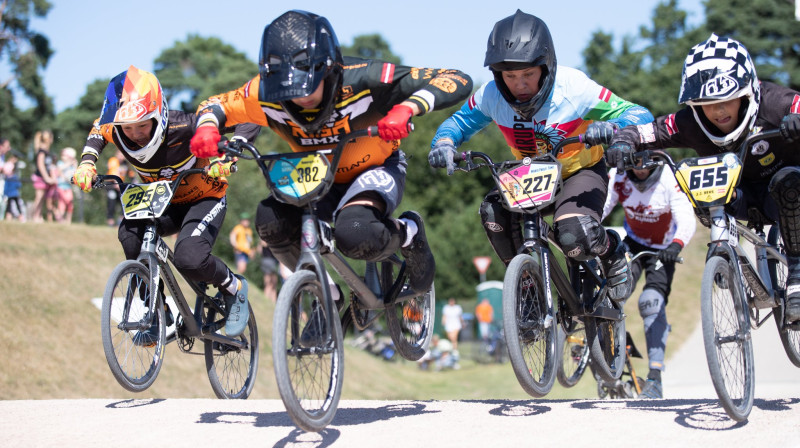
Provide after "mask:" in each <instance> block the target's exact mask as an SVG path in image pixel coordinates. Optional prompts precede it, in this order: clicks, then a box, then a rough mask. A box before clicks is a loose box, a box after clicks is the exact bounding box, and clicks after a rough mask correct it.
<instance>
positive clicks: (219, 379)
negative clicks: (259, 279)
mask: <svg viewBox="0 0 800 448" xmlns="http://www.w3.org/2000/svg"><path fill="white" fill-rule="evenodd" d="M248 306H250V304H249V303H248ZM216 314H217V313H216V310H215V309H214V308H211V307H209V308H208V316H207V319H206V322H214V321H215V320H217V316H216ZM236 339H237V340H239V341H241V342H242V343H244V345H245V346H244V348H239V347H236V346H232V345H229V344H225V343H222V342H216V341H212V340H208V339H206V340H205V341H203V342H204V345H205V359H206V371H207V372H208V380H209V381H210V382H211V389H213V390H214V394H216V396H217V398H222V399H242V400H244V399H246V398H247V397H249V396H250V392H252V391H253V386H254V385H255V383H256V373H258V350H259V347H258V327H257V326H256V318H255V315H253V308H252V307H250V318H249V319H248V321H247V329H246V330H245V331H244V332H243V333H242V334H240V335H239V336H238V337H237V338H236Z"/></svg>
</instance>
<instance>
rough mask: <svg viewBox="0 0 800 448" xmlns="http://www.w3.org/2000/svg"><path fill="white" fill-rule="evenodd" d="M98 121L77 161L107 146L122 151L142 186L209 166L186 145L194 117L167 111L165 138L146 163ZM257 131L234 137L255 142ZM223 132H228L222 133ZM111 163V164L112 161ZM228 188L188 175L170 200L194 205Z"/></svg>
mask: <svg viewBox="0 0 800 448" xmlns="http://www.w3.org/2000/svg"><path fill="white" fill-rule="evenodd" d="M99 121H100V119H99V118H98V119H97V120H95V122H94V126H93V127H92V131H91V132H90V133H89V137H88V138H87V139H86V145H85V146H84V149H83V154H82V155H81V160H91V161H96V160H97V158H98V156H99V155H100V153H101V152H102V151H103V148H105V147H106V145H107V144H108V143H109V142H111V143H113V144H114V145H115V146H116V147H117V148H119V149H120V150H121V151H122V154H123V155H124V156H125V159H126V160H127V161H128V164H129V165H130V166H131V167H132V168H133V169H134V170H135V171H136V173H137V174H139V177H140V178H141V179H142V182H144V183H150V182H155V181H158V180H172V179H175V178H176V177H177V176H178V174H179V173H180V172H181V171H184V170H187V169H190V168H204V167H206V166H208V165H209V163H210V161H209V159H199V158H197V157H195V156H194V155H192V153H191V151H190V150H189V141H190V140H191V138H192V136H193V135H194V129H195V115H194V114H187V113H185V112H181V111H175V110H170V111H169V125H168V127H167V130H166V137H165V138H164V141H163V142H162V143H161V146H160V147H159V148H158V150H156V152H155V153H154V154H153V155H152V156H151V157H150V158H149V159H147V160H146V161H144V162H142V161H140V160H138V159H137V158H136V157H135V156H134V155H133V154H131V152H130V151H129V150H128V149H127V146H126V144H125V143H126V142H123V141H122V140H121V139H120V136H119V135H118V133H117V131H115V127H114V125H111V124H104V125H99V124H98V123H99ZM258 130H259V128H258V127H257V126H254V125H247V126H246V127H245V126H243V127H242V129H241V130H240V129H238V128H237V134H240V135H242V136H243V137H245V138H247V139H248V140H252V139H255V136H256V135H258ZM225 131H227V132H230V131H232V129H227V130H225ZM111 160H114V158H113V157H112V158H111ZM109 165H110V166H109V169H112V168H113V165H114V164H113V162H111V161H110V162H109ZM227 188H228V181H227V179H225V178H224V177H223V178H213V177H209V176H207V175H205V173H202V174H192V175H190V176H187V177H185V178H184V179H183V182H182V183H181V185H179V186H178V189H177V191H176V192H175V195H174V196H173V198H172V203H173V204H184V203H191V202H195V201H198V200H200V199H202V198H207V197H214V198H221V197H223V196H225V191H226V190H227Z"/></svg>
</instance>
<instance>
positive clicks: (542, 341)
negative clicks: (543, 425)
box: [503, 254, 558, 397]
mask: <svg viewBox="0 0 800 448" xmlns="http://www.w3.org/2000/svg"><path fill="white" fill-rule="evenodd" d="M548 287H549V285H545V283H544V280H543V279H542V274H541V270H540V268H539V263H537V262H536V260H534V258H533V257H531V256H530V255H525V254H522V255H517V256H516V257H514V259H513V260H511V263H510V264H509V265H508V268H507V269H506V275H505V279H504V281H503V325H504V328H505V337H506V345H507V346H508V356H509V359H510V360H511V366H512V367H513V368H514V374H515V375H516V376H517V381H519V384H520V385H521V386H522V388H523V389H524V390H525V392H527V393H528V394H530V395H531V396H534V397H543V396H545V395H547V394H548V392H550V389H552V388H553V383H554V382H555V377H556V364H557V360H558V356H557V355H556V337H557V336H556V327H557V324H556V319H555V314H554V312H553V303H552V301H549V300H548V299H547V295H546V291H547V288H548Z"/></svg>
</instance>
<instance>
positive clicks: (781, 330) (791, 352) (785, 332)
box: [767, 226, 800, 367]
mask: <svg viewBox="0 0 800 448" xmlns="http://www.w3.org/2000/svg"><path fill="white" fill-rule="evenodd" d="M768 242H769V243H770V244H772V245H774V246H777V247H778V250H780V252H781V253H782V254H784V255H786V251H785V250H784V248H783V242H782V241H781V240H780V235H779V233H778V228H777V227H774V226H773V227H772V229H770V232H769V237H768ZM767 265H768V266H769V275H770V278H771V279H772V287H773V288H774V289H775V290H776V291H781V292H785V291H786V277H787V275H788V271H787V267H786V265H785V264H784V263H781V262H779V261H778V260H776V259H774V258H771V257H770V258H769V259H767ZM772 315H773V317H774V318H775V325H776V326H777V327H778V335H779V336H780V338H781V343H782V344H783V350H784V351H785V352H786V356H788V357H789V361H791V362H792V364H794V365H795V366H797V367H800V331H798V330H794V329H792V327H790V326H788V325H784V323H783V314H782V313H781V312H780V308H773V314H772Z"/></svg>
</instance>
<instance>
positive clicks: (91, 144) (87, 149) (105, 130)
mask: <svg viewBox="0 0 800 448" xmlns="http://www.w3.org/2000/svg"><path fill="white" fill-rule="evenodd" d="M98 123H100V119H99V118H98V119H96V120H95V121H94V124H93V125H92V130H91V131H90V132H89V136H88V137H86V143H85V144H84V146H83V152H82V153H81V159H80V161H81V162H83V161H88V162H92V163H96V162H97V159H98V158H99V157H100V154H101V153H102V152H103V148H105V147H106V145H107V144H108V142H109V141H111V129H112V125H110V124H106V125H102V126H100V125H99V124H98Z"/></svg>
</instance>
